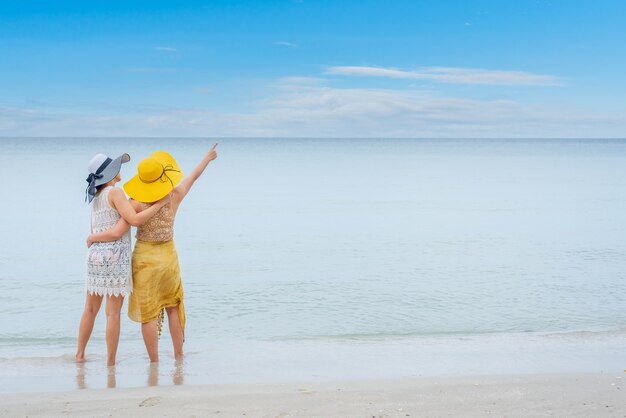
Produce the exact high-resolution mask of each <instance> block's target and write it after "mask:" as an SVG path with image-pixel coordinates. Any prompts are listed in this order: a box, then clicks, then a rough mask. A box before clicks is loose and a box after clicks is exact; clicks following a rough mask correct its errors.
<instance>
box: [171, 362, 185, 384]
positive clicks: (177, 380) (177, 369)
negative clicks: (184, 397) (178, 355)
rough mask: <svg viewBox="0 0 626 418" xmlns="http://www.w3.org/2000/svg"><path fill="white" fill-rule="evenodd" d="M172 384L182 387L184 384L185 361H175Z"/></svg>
mask: <svg viewBox="0 0 626 418" xmlns="http://www.w3.org/2000/svg"><path fill="white" fill-rule="evenodd" d="M172 383H174V384H175V385H182V384H183V383H185V360H182V359H181V360H176V362H175V363H174V373H173V374H172Z"/></svg>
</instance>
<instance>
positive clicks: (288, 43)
mask: <svg viewBox="0 0 626 418" xmlns="http://www.w3.org/2000/svg"><path fill="white" fill-rule="evenodd" d="M272 43H273V44H274V45H279V46H286V47H289V48H297V47H298V45H297V44H294V43H292V42H287V41H275V42H272Z"/></svg>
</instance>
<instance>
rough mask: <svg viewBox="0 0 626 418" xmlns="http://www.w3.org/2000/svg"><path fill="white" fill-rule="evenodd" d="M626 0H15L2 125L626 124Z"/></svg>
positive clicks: (275, 128) (73, 128)
mask: <svg viewBox="0 0 626 418" xmlns="http://www.w3.org/2000/svg"><path fill="white" fill-rule="evenodd" d="M624 22H626V2H625V1H622V0H614V1H612V0H603V1H577V0H561V1H556V0H553V1H547V0H546V1H544V0H537V1H534V0H527V1H514V0H510V1H506V0H499V1H471V0H466V1H443V0H438V1H437V0H421V1H420V0H413V1H403V0H394V1H367V0H361V1H351V0H348V1H308V0H301V1H292V0H285V1H270V0H265V1H236V0H233V1H203V2H200V1H186V2H172V1H168V2H164V1H123V2H122V1H90V2H86V1H28V0H25V1H11V2H1V3H0V56H2V65H0V92H1V94H0V136H87V135H96V136H215V137H220V136H304V137H306V136H323V137H338V136H364V137H385V136H394V137H626V100H624V98H625V97H626V42H624V40H625V39H626V25H624Z"/></svg>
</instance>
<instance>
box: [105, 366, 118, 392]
mask: <svg viewBox="0 0 626 418" xmlns="http://www.w3.org/2000/svg"><path fill="white" fill-rule="evenodd" d="M116 383H117V382H116V379H115V366H108V367H107V388H109V389H113V388H115V387H116V386H117V384H116Z"/></svg>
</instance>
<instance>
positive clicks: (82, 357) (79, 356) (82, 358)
mask: <svg viewBox="0 0 626 418" xmlns="http://www.w3.org/2000/svg"><path fill="white" fill-rule="evenodd" d="M74 360H75V361H76V363H84V362H85V354H84V353H83V354H76V356H74Z"/></svg>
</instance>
